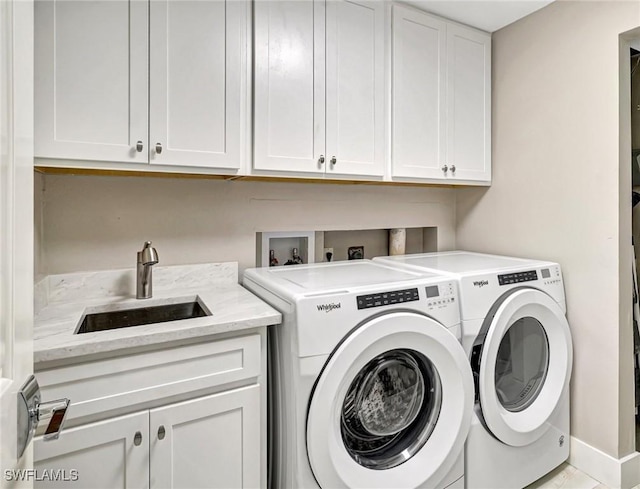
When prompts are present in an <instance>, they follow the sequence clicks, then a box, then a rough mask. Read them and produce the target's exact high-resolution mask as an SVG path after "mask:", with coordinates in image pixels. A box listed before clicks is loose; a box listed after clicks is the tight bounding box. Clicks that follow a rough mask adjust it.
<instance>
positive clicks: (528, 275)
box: [498, 270, 538, 285]
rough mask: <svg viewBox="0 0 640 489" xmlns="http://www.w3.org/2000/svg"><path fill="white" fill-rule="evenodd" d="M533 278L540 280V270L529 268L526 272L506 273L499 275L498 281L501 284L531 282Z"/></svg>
mask: <svg viewBox="0 0 640 489" xmlns="http://www.w3.org/2000/svg"><path fill="white" fill-rule="evenodd" d="M532 280H538V272H537V271H536V270H529V271H525V272H516V273H506V274H504V275H498V283H499V284H500V285H511V284H518V283H520V282H531V281H532Z"/></svg>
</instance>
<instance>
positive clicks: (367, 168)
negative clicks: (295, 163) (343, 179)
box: [326, 0, 384, 175]
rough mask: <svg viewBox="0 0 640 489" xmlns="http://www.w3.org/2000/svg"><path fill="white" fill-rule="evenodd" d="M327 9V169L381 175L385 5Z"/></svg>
mask: <svg viewBox="0 0 640 489" xmlns="http://www.w3.org/2000/svg"><path fill="white" fill-rule="evenodd" d="M326 8H327V47H326V56H327V122H326V124H327V152H328V155H327V156H328V158H329V160H330V161H329V165H328V166H327V171H328V172H331V173H343V174H359V175H382V174H383V172H384V161H383V159H384V150H383V143H384V122H383V111H384V6H383V3H382V2H371V1H369V2H367V1H360V2H355V1H348V0H340V1H330V2H327V3H326ZM333 156H335V157H336V163H335V164H333V163H331V158H333Z"/></svg>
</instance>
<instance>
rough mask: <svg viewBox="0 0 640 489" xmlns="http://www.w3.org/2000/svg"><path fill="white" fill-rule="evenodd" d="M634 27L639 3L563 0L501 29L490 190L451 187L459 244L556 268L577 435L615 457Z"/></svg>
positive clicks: (626, 379) (625, 293) (496, 44)
mask: <svg viewBox="0 0 640 489" xmlns="http://www.w3.org/2000/svg"><path fill="white" fill-rule="evenodd" d="M638 25H640V2H637V1H634V2H616V1H605V2H600V1H594V2H574V1H561V0H560V1H556V2H554V3H553V4H551V5H550V6H548V7H546V8H544V9H542V10H540V11H538V12H536V13H534V14H533V15H531V16H529V17H527V18H525V19H523V20H521V21H519V22H517V23H515V24H512V25H510V26H507V27H506V28H504V29H502V30H500V31H498V32H496V33H495V34H494V37H493V114H492V115H493V131H492V134H493V185H492V187H491V188H490V189H488V190H486V191H483V190H479V189H477V190H476V189H465V190H462V191H460V192H459V193H458V194H457V197H458V200H457V202H458V207H457V244H458V246H459V247H460V248H471V249H477V250H484V251H490V252H496V253H505V254H512V255H516V256H527V257H532V258H536V257H538V258H544V259H550V260H556V261H558V262H559V263H560V264H561V265H562V267H563V272H564V278H565V280H566V286H565V287H566V293H567V304H568V317H569V321H570V324H571V328H572V331H573V338H574V369H573V377H572V391H571V393H572V410H571V412H572V423H571V429H572V435H574V436H576V437H577V438H579V439H580V440H582V441H583V442H585V443H587V444H589V445H591V446H593V447H595V448H598V449H600V450H602V451H604V452H605V453H607V454H609V455H611V456H614V457H621V456H624V455H626V454H629V453H630V452H632V451H633V437H634V435H633V397H632V396H633V371H632V368H633V366H632V363H631V361H632V360H631V359H632V350H631V348H632V344H631V342H632V340H631V325H630V324H629V321H630V311H631V299H630V293H631V290H630V274H631V271H630V260H629V257H628V251H625V250H629V242H630V220H631V215H630V209H629V208H630V202H628V201H629V200H630V187H629V185H630V180H629V174H628V173H629V172H628V168H629V165H628V161H629V160H628V158H629V156H628V153H627V151H628V150H630V136H629V141H628V142H627V146H626V147H627V148H628V149H627V151H624V154H620V132H619V124H620V110H619V100H620V90H619V37H618V36H619V34H620V33H622V32H624V31H627V30H629V29H632V28H634V27H637V26H638ZM627 53H628V51H627ZM626 60H627V61H626V63H627V66H628V54H627V58H626ZM627 73H628V71H627ZM627 76H628V75H627ZM628 103H629V102H628V99H627V109H626V110H627V112H626V117H627V119H628V117H629V116H628V114H629V112H628ZM623 115H624V114H623ZM625 157H626V158H627V159H626V161H627V163H626V165H625V167H624V171H622V172H620V170H619V168H621V167H620V165H619V158H622V159H624V158H625ZM625 185H626V190H625V191H623V193H622V195H620V192H619V188H625ZM621 199H622V200H621ZM621 202H622V205H621ZM619 220H620V223H623V224H624V227H623V228H622V229H619ZM621 250H622V251H621ZM619 267H621V268H622V270H623V273H622V274H619ZM621 284H622V289H623V290H622V292H621V291H620V287H621Z"/></svg>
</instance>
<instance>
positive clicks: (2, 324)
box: [0, 0, 33, 488]
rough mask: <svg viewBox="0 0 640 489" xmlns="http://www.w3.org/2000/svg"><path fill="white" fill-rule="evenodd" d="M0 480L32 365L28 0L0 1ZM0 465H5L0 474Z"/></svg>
mask: <svg viewBox="0 0 640 489" xmlns="http://www.w3.org/2000/svg"><path fill="white" fill-rule="evenodd" d="M0 230H1V232H0V413H2V415H1V416H0V468H2V477H0V487H2V488H4V487H30V486H31V480H25V481H23V482H22V483H18V484H15V481H10V480H8V479H11V478H13V476H14V475H16V476H17V477H16V478H19V475H18V474H16V473H15V472H13V471H14V470H17V469H24V468H30V467H31V466H32V460H33V452H32V449H31V446H28V447H27V450H26V452H25V453H24V455H23V456H22V457H20V456H19V455H18V453H17V452H18V450H17V445H18V433H17V424H18V421H17V414H16V407H17V404H18V401H17V391H18V389H20V387H21V386H22V384H23V383H24V382H25V381H26V380H27V378H28V377H29V375H30V374H31V373H32V372H33V346H32V341H33V2H32V1H29V0H6V1H2V2H0ZM6 471H11V472H10V475H9V476H7V472H6Z"/></svg>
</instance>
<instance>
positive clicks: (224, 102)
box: [149, 0, 247, 168]
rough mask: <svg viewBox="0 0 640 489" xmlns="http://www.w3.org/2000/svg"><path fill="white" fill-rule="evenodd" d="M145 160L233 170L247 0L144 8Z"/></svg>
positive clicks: (157, 1) (187, 0) (185, 0)
mask: <svg viewBox="0 0 640 489" xmlns="http://www.w3.org/2000/svg"><path fill="white" fill-rule="evenodd" d="M149 12H150V20H149V36H150V65H149V66H150V67H149V87H150V88H149V90H150V99H149V100H150V106H149V135H150V136H149V137H150V143H151V144H150V148H149V149H150V152H149V155H150V161H151V163H153V164H161V165H187V166H203V167H217V168H239V167H240V147H241V133H242V126H241V123H242V122H243V121H246V116H244V117H243V111H242V107H243V104H242V102H241V96H242V93H245V92H246V90H243V82H245V81H246V80H245V78H244V77H243V73H244V71H243V61H244V59H245V58H244V56H245V55H246V23H247V3H246V2H245V1H240V0H206V1H203V0H181V1H167V0H154V1H152V2H150V6H149Z"/></svg>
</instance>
